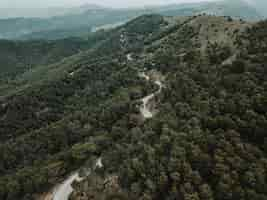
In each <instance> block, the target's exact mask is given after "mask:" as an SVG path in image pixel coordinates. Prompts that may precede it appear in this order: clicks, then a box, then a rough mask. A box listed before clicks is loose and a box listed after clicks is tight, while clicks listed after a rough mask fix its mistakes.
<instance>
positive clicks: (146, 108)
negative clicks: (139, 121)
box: [139, 72, 163, 119]
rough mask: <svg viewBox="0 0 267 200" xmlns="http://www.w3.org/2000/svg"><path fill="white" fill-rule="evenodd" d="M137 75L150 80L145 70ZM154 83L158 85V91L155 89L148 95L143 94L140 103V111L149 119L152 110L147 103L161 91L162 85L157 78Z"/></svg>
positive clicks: (151, 115)
mask: <svg viewBox="0 0 267 200" xmlns="http://www.w3.org/2000/svg"><path fill="white" fill-rule="evenodd" d="M139 77H141V78H144V79H145V80H146V81H149V80H150V77H149V76H148V75H146V74H145V72H141V73H139ZM154 83H155V84H156V85H158V87H159V89H158V91H156V92H155V93H152V94H150V95H148V96H145V97H144V98H142V99H141V101H142V105H141V107H140V112H141V114H142V115H143V117H144V118H145V119H149V118H152V117H153V116H154V114H153V111H152V110H150V109H149V103H150V101H151V100H152V99H153V98H154V97H155V95H156V94H159V93H160V92H161V90H162V87H163V85H162V83H161V81H160V80H159V79H158V80H156V81H155V82H154Z"/></svg>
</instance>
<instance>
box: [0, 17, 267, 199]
mask: <svg viewBox="0 0 267 200" xmlns="http://www.w3.org/2000/svg"><path fill="white" fill-rule="evenodd" d="M266 30H267V23H266V22H265V21H263V22H258V23H248V22H245V21H242V20H234V19H232V18H231V17H214V16H207V15H199V16H189V17H162V16H160V15H145V16H142V17H138V18H136V19H135V20H132V21H130V22H128V23H127V24H125V25H123V26H121V27H118V28H115V29H113V30H110V31H109V32H107V34H108V37H106V38H105V39H104V40H101V41H100V42H97V43H96V44H95V45H94V46H93V47H92V48H90V49H87V50H85V51H82V52H80V53H79V54H76V55H73V56H71V57H67V58H64V59H63V60H62V61H61V62H58V63H54V64H51V65H47V66H37V67H36V68H35V70H32V71H27V72H26V73H24V74H22V75H19V76H18V77H17V78H16V79H15V80H14V81H12V82H11V83H10V84H9V85H8V87H9V89H8V90H2V91H3V92H2V94H1V96H0V141H1V142H0V177H1V178H0V199H4V200H6V199H8V200H16V199H18V200H21V199H25V200H26V199H27V200H28V199H38V198H40V199H42V196H40V194H41V193H46V192H48V191H50V189H51V188H53V187H54V186H55V185H57V183H59V182H60V181H61V180H64V177H66V176H68V175H69V174H71V173H72V172H74V171H76V170H78V169H84V170H82V171H88V168H90V167H91V166H93V163H95V161H96V160H97V159H98V158H99V157H101V158H102V162H103V167H102V168H101V169H98V170H96V171H94V172H93V173H91V174H90V175H88V173H83V174H85V175H86V174H87V176H85V177H84V179H83V181H82V182H80V183H76V184H74V186H73V187H74V192H73V194H72V195H71V197H70V199H73V200H76V199H77V200H78V199H82V198H85V199H86V198H87V199H88V198H91V199H96V200H98V199H99V200H102V199H114V198H117V199H155V200H156V199H184V200H188V199H196V200H198V199H201V200H202V199H203V200H207V199H208V200H212V199H215V200H236V199H245V200H250V199H260V200H261V199H262V200H264V199H266V198H267V192H266V191H267V170H266V169H267V146H266V145H267V142H266V141H267V139H266V138H267V135H266V129H267V119H266V118H267V110H266V108H267V96H266V95H267V93H266V89H267V88H266V87H267V77H266V63H267V62H266V61H267V57H266V53H265V52H266V50H267V49H266V48H267V31H266ZM143 72H145V75H148V76H149V77H151V79H150V78H146V77H147V76H143V77H142V76H140V73H143ZM144 77H145V78H144ZM158 77H160V78H161V79H160V80H161V82H162V88H161V90H160V92H158V91H159V88H158V85H157V84H155V83H156V82H155V80H158ZM0 89H1V88H0ZM0 91H1V90H0ZM10 91H12V92H10ZM152 93H153V94H154V95H155V96H153V99H151V102H150V105H149V108H150V109H153V115H152V116H151V117H149V118H144V117H142V113H140V105H141V104H142V101H141V100H142V99H143V98H144V97H146V96H147V95H150V94H152Z"/></svg>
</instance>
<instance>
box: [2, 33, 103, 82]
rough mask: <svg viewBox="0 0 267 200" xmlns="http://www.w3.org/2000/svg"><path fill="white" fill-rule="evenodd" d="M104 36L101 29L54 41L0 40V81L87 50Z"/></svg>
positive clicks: (5, 80)
mask: <svg viewBox="0 0 267 200" xmlns="http://www.w3.org/2000/svg"><path fill="white" fill-rule="evenodd" d="M106 37H107V35H106V33H105V32H103V31H102V32H98V33H97V34H94V33H93V34H90V35H89V36H88V35H87V36H86V37H84V38H67V39H61V40H54V41H45V40H34V41H27V42H26V41H25V42H23V41H9V40H0V54H1V56H0V83H1V82H7V81H10V80H12V79H14V78H15V77H16V76H17V75H19V74H22V73H24V72H27V71H29V70H33V69H34V68H35V67H36V66H38V65H47V64H52V63H55V62H59V61H60V60H61V59H63V58H65V57H68V56H71V55H74V54H77V53H79V52H81V51H85V50H88V49H90V48H91V47H93V46H94V45H95V44H96V43H98V42H100V41H102V40H105V39H106Z"/></svg>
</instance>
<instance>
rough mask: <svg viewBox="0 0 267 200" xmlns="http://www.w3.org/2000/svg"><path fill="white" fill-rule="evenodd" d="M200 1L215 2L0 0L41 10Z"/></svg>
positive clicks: (179, 0)
mask: <svg viewBox="0 0 267 200" xmlns="http://www.w3.org/2000/svg"><path fill="white" fill-rule="evenodd" d="M200 1H213V0H0V8H34V7H38V8H39V7H49V6H60V7H69V6H75V5H76V6H77V5H81V4H86V3H89V4H99V5H104V6H109V7H132V6H145V5H156V4H171V3H185V2H186V3H190V2H200Z"/></svg>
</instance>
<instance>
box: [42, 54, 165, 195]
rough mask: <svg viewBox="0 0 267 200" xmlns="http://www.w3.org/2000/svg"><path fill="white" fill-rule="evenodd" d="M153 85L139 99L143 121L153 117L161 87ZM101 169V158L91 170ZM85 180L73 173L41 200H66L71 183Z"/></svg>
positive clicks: (148, 78) (71, 188) (157, 79)
mask: <svg viewBox="0 0 267 200" xmlns="http://www.w3.org/2000/svg"><path fill="white" fill-rule="evenodd" d="M126 57H127V60H128V61H133V58H132V55H131V54H127V55H126ZM138 75H139V77H141V78H144V79H145V80H146V81H150V80H151V77H150V76H149V75H147V74H146V73H145V72H140V73H139V74H138ZM154 83H155V84H156V85H157V86H158V88H159V89H158V90H157V91H156V92H154V93H152V94H150V95H147V96H145V97H144V98H142V99H141V101H142V105H141V106H140V113H141V114H142V116H143V117H144V118H145V119H149V118H152V117H153V116H154V113H153V111H152V110H151V109H150V107H151V106H150V103H151V100H152V99H153V98H155V96H156V95H157V94H159V93H160V92H161V90H162V87H163V84H162V82H161V81H160V79H159V78H156V80H155V81H154ZM102 167H103V163H102V158H98V159H97V161H96V163H95V165H94V167H93V170H95V169H96V168H102ZM89 174H90V173H88V174H87V175H89ZM85 178H86V176H85V177H80V175H79V173H78V172H75V173H74V174H72V175H71V176H69V177H68V178H67V179H66V180H65V181H64V182H62V183H61V184H59V185H57V186H56V187H55V188H54V189H53V190H52V192H51V193H49V194H48V195H47V196H46V197H45V198H44V199H43V200H68V199H69V196H70V195H71V193H72V192H73V190H74V189H73V187H72V183H73V182H74V181H77V182H81V181H83V180H84V179H85Z"/></svg>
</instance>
